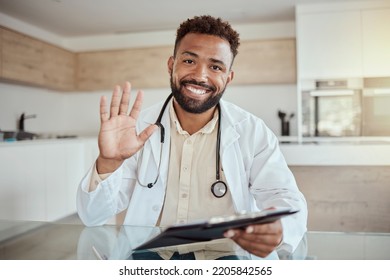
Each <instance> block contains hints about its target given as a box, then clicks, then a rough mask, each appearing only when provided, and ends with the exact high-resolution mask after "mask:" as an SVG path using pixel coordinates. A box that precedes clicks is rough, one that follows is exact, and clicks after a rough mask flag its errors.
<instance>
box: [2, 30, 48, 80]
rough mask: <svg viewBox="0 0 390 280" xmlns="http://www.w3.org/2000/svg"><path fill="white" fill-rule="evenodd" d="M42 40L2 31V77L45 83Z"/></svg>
mask: <svg viewBox="0 0 390 280" xmlns="http://www.w3.org/2000/svg"><path fill="white" fill-rule="evenodd" d="M42 44H43V43H42V42H40V41H38V40H35V39H32V38H30V37H28V36H25V35H22V34H19V33H16V32H12V31H10V30H6V29H4V30H3V32H2V45H3V47H2V57H3V62H2V77H3V78H5V79H10V80H14V81H20V82H26V83H31V84H34V85H43V84H44V78H43V71H42V67H43V66H42V62H43V56H42Z"/></svg>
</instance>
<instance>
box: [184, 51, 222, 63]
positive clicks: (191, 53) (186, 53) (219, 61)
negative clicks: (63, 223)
mask: <svg viewBox="0 0 390 280" xmlns="http://www.w3.org/2000/svg"><path fill="white" fill-rule="evenodd" d="M181 54H182V55H189V56H192V57H199V55H197V54H196V53H194V52H190V51H184V52H182V53H181ZM209 60H210V61H211V62H213V63H217V64H221V65H223V66H226V64H225V62H223V61H222V60H219V59H216V58H210V59H209Z"/></svg>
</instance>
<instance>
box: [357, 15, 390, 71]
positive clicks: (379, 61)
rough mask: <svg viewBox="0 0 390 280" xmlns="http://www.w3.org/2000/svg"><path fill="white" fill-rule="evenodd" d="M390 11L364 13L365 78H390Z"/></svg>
mask: <svg viewBox="0 0 390 280" xmlns="http://www.w3.org/2000/svg"><path fill="white" fill-rule="evenodd" d="M389 28H390V9H382V10H376V9H373V10H367V11H362V32H363V65H364V76H365V77H386V76H390V29H389Z"/></svg>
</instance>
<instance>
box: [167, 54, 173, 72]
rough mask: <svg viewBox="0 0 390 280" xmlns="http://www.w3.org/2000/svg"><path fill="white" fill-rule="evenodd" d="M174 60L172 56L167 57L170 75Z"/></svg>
mask: <svg viewBox="0 0 390 280" xmlns="http://www.w3.org/2000/svg"><path fill="white" fill-rule="evenodd" d="M174 62H175V59H174V58H173V56H170V57H169V58H168V63H167V64H168V73H169V75H172V72H173V63H174Z"/></svg>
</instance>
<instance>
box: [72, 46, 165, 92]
mask: <svg viewBox="0 0 390 280" xmlns="http://www.w3.org/2000/svg"><path fill="white" fill-rule="evenodd" d="M172 52H173V47H171V46H164V47H153V48H137V49H128V50H118V51H102V52H85V53H78V54H77V64H78V67H77V88H78V89H79V90H103V89H112V88H113V87H114V86H115V85H116V84H120V85H122V84H123V83H124V82H125V81H130V82H131V83H132V85H133V86H134V87H135V88H158V87H169V74H168V68H167V61H168V58H169V56H170V55H171V54H172Z"/></svg>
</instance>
